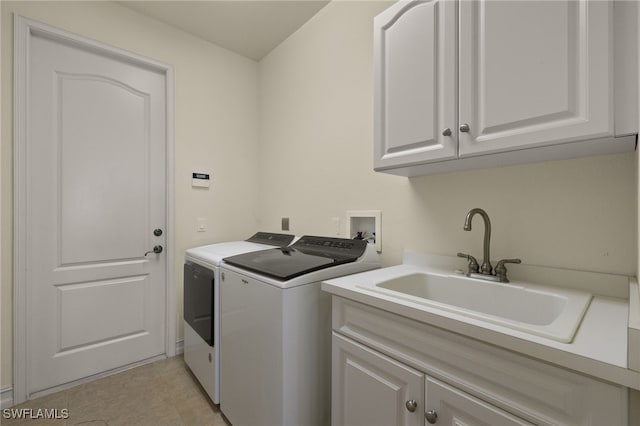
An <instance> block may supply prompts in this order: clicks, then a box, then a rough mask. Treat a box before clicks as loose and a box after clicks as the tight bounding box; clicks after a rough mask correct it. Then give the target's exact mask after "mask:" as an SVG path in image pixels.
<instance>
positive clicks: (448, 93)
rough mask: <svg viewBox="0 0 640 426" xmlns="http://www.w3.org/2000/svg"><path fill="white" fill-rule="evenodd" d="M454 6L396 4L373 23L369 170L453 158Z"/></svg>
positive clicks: (437, 1)
mask: <svg viewBox="0 0 640 426" xmlns="http://www.w3.org/2000/svg"><path fill="white" fill-rule="evenodd" d="M455 11H456V2H452V1H442V0H432V1H411V2H398V3H397V4H395V5H394V6H392V7H391V8H389V9H387V10H386V11H384V12H383V13H381V14H380V15H378V16H376V18H375V21H374V28H375V30H374V39H375V42H374V43H375V59H374V60H375V68H374V69H375V91H374V92H375V123H376V127H375V147H376V150H375V167H376V168H387V167H392V166H394V165H397V164H403V163H406V162H407V160H408V159H409V158H410V159H411V161H415V162H419V161H430V160H443V159H447V158H455V156H456V153H457V144H456V134H455V131H454V132H453V133H452V134H450V135H448V136H445V135H443V134H442V132H443V130H444V129H445V128H447V127H449V128H451V129H453V130H455V123H456V111H455V108H456V93H457V91H456V87H455V85H456V72H455V66H456V35H455V34H456V21H455V19H456V12H455Z"/></svg>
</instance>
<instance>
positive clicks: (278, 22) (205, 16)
mask: <svg viewBox="0 0 640 426" xmlns="http://www.w3.org/2000/svg"><path fill="white" fill-rule="evenodd" d="M329 1H330V0H227V1H219V0H209V1H202V0H201V1H154V0H151V1H120V2H118V3H119V4H121V5H122V6H125V7H128V8H130V9H133V10H135V11H137V12H140V13H142V14H144V15H147V16H150V17H152V18H155V19H157V20H159V21H162V22H164V23H166V24H169V25H172V26H174V27H178V28H180V29H181V30H183V31H185V32H188V33H190V34H192V35H194V36H197V37H200V38H202V39H205V40H208V41H210V42H212V43H215V44H217V45H219V46H222V47H224V48H226V49H229V50H231V51H233V52H236V53H238V54H240V55H243V56H246V57H248V58H251V59H254V60H256V61H259V60H260V59H262V58H263V57H264V56H265V55H266V54H267V53H269V52H270V51H271V50H273V48H274V47H276V46H277V45H279V44H280V43H282V42H283V41H284V40H285V39H286V38H287V37H289V36H290V35H291V34H293V33H294V32H295V31H296V30H297V29H298V28H300V27H301V26H302V25H303V24H304V23H305V22H307V21H308V20H309V19H310V18H311V17H312V16H313V15H315V14H316V13H317V12H318V11H319V10H320V9H322V8H323V7H324V6H325V5H326V4H327V3H329Z"/></svg>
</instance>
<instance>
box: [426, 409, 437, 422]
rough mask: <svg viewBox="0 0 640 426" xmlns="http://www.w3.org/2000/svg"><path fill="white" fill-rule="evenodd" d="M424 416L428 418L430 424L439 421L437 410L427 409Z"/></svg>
mask: <svg viewBox="0 0 640 426" xmlns="http://www.w3.org/2000/svg"><path fill="white" fill-rule="evenodd" d="M424 417H425V418H426V419H427V421H428V422H429V424H434V423H435V422H437V421H438V413H436V410H429V411H427V412H426V413H424Z"/></svg>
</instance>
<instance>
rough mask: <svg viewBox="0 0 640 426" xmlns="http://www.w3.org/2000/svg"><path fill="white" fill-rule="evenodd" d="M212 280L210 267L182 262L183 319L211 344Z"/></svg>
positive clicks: (212, 329) (212, 330)
mask: <svg viewBox="0 0 640 426" xmlns="http://www.w3.org/2000/svg"><path fill="white" fill-rule="evenodd" d="M213 282H214V275H213V271H212V270H211V269H208V268H205V267H203V266H200V265H196V264H195V263H191V262H185V264H184V320H185V321H186V322H187V323H188V324H189V325H190V326H191V328H193V330H194V331H195V332H196V333H198V334H199V335H200V337H202V338H203V339H204V340H205V341H206V342H207V344H209V346H213V333H214V328H213V314H214V312H213V310H214V306H213V298H214V293H213Z"/></svg>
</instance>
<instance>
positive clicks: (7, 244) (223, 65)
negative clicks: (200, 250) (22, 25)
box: [0, 1, 258, 387]
mask: <svg viewBox="0 0 640 426" xmlns="http://www.w3.org/2000/svg"><path fill="white" fill-rule="evenodd" d="M1 8H2V149H1V162H2V163H1V170H2V188H1V191H2V214H1V218H2V232H1V235H2V251H1V252H2V266H1V267H2V286H1V299H2V302H1V303H2V306H1V309H2V324H1V326H2V346H1V352H0V357H1V358H2V362H1V369H0V375H1V376H2V377H1V379H0V387H5V386H9V385H11V384H12V374H11V373H12V326H13V325H12V285H13V280H12V273H13V272H12V262H13V260H12V250H13V248H12V213H13V205H12V184H13V183H12V173H13V170H12V158H13V157H12V156H13V152H12V120H13V118H12V97H11V93H12V87H13V80H12V78H13V77H12V65H13V61H12V58H13V49H12V46H13V36H12V34H13V13H14V12H15V13H17V14H20V15H23V16H25V17H28V18H32V19H36V20H39V21H42V22H45V23H48V24H50V25H54V26H56V27H58V28H62V29H65V30H68V31H71V32H74V33H77V34H80V35H82V36H85V37H89V38H92V39H94V40H98V41H101V42H103V43H106V44H109V45H112V46H116V47H120V48H124V49H126V50H129V51H132V52H135V53H138V54H142V55H145V56H148V57H150V58H154V59H156V60H159V61H162V62H165V63H168V64H172V65H173V66H174V69H175V99H176V105H175V117H176V121H175V162H176V168H175V185H176V204H175V215H176V220H175V237H176V240H175V241H176V247H175V268H176V269H175V272H176V274H175V277H172V278H174V279H175V285H176V299H177V304H178V318H177V319H178V320H179V319H180V318H182V261H183V260H182V259H183V253H184V250H185V248H187V247H193V246H196V245H202V244H205V243H209V242H214V241H225V240H234V239H242V238H246V236H247V235H246V234H247V232H250V231H251V230H253V229H255V227H256V226H257V219H256V218H257V215H258V210H257V209H256V206H257V204H256V202H255V199H256V197H257V192H256V188H255V182H256V181H257V175H256V173H255V171H254V167H253V165H254V164H255V163H256V161H257V157H256V155H257V148H256V144H257V124H256V123H257V108H256V99H257V98H256V97H257V63H256V62H255V61H252V60H249V59H246V58H243V57H241V56H238V55H236V54H234V53H231V52H229V51H226V50H224V49H221V48H219V47H217V46H215V45H213V44H210V43H207V42H205V41H203V40H200V39H198V38H195V37H192V36H190V35H188V34H186V33H184V32H182V31H180V30H177V29H175V28H172V27H169V26H167V25H164V24H162V23H160V22H158V21H155V20H152V19H149V18H146V17H144V16H142V15H139V14H137V13H135V12H133V11H131V10H129V9H126V8H124V7H121V6H119V5H117V4H115V3H103V2H42V3H36V2H16V3H13V2H6V1H2V2H1ZM239 164H241V165H242V166H243V167H242V173H239V172H238V169H237V166H238V165H239ZM193 171H209V172H211V173H212V175H213V179H212V183H211V188H210V189H209V190H194V189H192V188H191V172H193ZM198 217H202V218H204V219H205V220H206V223H207V225H208V231H207V232H205V233H196V232H195V229H196V228H195V226H196V218H198ZM178 334H179V336H181V335H182V321H178Z"/></svg>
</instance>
